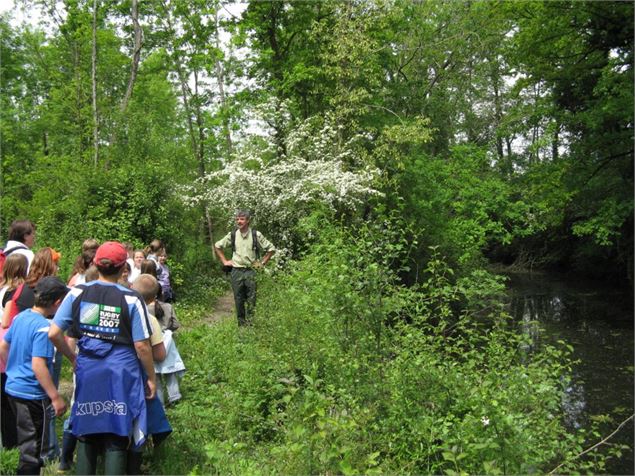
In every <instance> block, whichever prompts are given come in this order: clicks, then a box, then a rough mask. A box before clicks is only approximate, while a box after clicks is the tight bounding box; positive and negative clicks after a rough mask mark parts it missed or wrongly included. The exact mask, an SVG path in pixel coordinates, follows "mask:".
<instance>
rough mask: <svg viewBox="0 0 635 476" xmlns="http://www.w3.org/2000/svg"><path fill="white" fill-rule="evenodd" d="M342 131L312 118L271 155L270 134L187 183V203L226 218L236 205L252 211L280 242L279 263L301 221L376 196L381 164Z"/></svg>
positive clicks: (351, 207) (344, 209)
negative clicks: (314, 212)
mask: <svg viewBox="0 0 635 476" xmlns="http://www.w3.org/2000/svg"><path fill="white" fill-rule="evenodd" d="M340 132H341V130H340V129H339V128H338V127H337V126H335V125H333V123H332V121H330V120H329V119H328V118H327V119H326V120H324V121H323V123H322V124H316V121H315V119H309V120H307V121H304V122H302V123H300V124H299V125H297V126H296V127H294V128H292V129H291V130H290V131H289V133H288V135H287V138H286V152H285V153H281V154H277V156H276V158H275V159H270V160H267V159H266V158H267V157H272V156H274V155H275V154H272V151H275V150H276V148H277V145H276V144H275V143H274V138H273V135H269V136H267V138H266V139H267V143H266V147H264V148H262V147H261V148H260V149H259V150H258V151H254V150H250V149H248V148H247V147H244V148H243V150H241V151H239V152H237V153H236V154H235V155H234V156H233V157H232V158H231V160H230V161H228V162H227V163H225V164H224V166H223V167H222V169H220V170H217V171H212V172H209V173H207V174H206V175H205V176H204V177H201V178H199V179H197V180H196V181H195V182H194V183H192V184H190V185H188V186H185V187H183V192H184V193H183V197H184V201H185V203H186V204H188V205H190V206H197V205H200V204H204V205H207V206H208V207H209V208H210V209H214V210H221V211H222V213H225V214H226V216H227V219H228V222H229V221H231V218H232V214H233V212H234V211H235V210H237V209H243V208H246V209H249V210H251V211H252V212H253V213H254V215H255V216H256V217H260V219H259V223H260V224H263V223H266V229H267V232H268V233H269V234H270V235H271V237H272V239H275V241H276V247H277V248H278V252H277V253H276V255H277V258H278V260H279V261H281V260H282V261H284V257H285V256H289V254H290V251H289V250H290V249H293V245H294V243H293V240H294V238H293V237H294V233H293V232H294V228H295V225H296V224H297V223H298V221H299V220H300V219H302V218H304V217H306V216H308V215H309V214H310V213H311V211H312V210H314V209H315V208H317V207H326V208H327V209H329V210H331V211H333V212H336V213H346V212H349V213H350V212H353V211H354V210H356V209H357V208H358V207H359V206H361V205H362V204H364V203H366V202H367V201H368V199H369V198H370V197H372V196H377V195H380V192H379V191H378V190H376V189H375V188H374V186H373V184H374V183H375V182H376V180H377V178H378V177H379V175H380V171H379V169H377V168H374V167H371V166H368V165H364V157H363V151H362V149H361V148H360V147H359V146H358V144H359V142H360V141H361V140H362V138H361V137H359V136H355V137H352V138H350V139H346V140H342V139H341V134H340Z"/></svg>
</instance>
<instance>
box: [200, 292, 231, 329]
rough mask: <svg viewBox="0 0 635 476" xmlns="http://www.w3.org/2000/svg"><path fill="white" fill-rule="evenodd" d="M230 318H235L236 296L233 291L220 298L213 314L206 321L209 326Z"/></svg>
mask: <svg viewBox="0 0 635 476" xmlns="http://www.w3.org/2000/svg"><path fill="white" fill-rule="evenodd" d="M228 317H234V294H233V293H232V292H231V291H229V292H227V293H226V294H224V295H222V296H221V297H220V298H218V301H216V304H215V305H214V309H213V310H212V314H211V315H210V316H208V317H207V318H206V319H205V321H206V322H207V323H208V324H214V323H216V322H218V321H220V320H222V319H226V318H228Z"/></svg>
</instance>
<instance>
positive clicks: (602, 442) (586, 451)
mask: <svg viewBox="0 0 635 476" xmlns="http://www.w3.org/2000/svg"><path fill="white" fill-rule="evenodd" d="M633 418H635V414H633V415H631V416H629V417H628V418H627V419H626V420H624V421H623V422H622V423H620V424H619V426H618V427H617V428H616V429H615V431H613V433H611V434H610V435H609V436H607V437H606V438H604V439H603V440H602V441H599V442H598V443H596V444H594V445H593V446H591V447H590V448H587V449H586V450H584V451H583V452H582V453H580V454H577V455H576V456H574V457H573V458H572V459H578V458H579V457H580V456H584V455H585V454H587V453H589V452H591V451H593V450H594V449H596V448H597V447H598V446H601V445H603V444H605V443H606V442H607V441H608V440H610V439H611V438H613V437H614V436H615V435H616V434H617V433H619V431H620V430H621V429H622V428H623V427H624V425H626V424H627V423H628V422H629V421H630V420H632V419H633ZM569 461H571V460H567V461H564V462H563V463H561V464H559V465H558V466H556V467H555V468H553V469H552V470H551V471H549V473H547V474H554V473H555V472H556V471H557V470H558V469H559V468H561V467H562V466H563V465H564V464H565V463H568V462H569Z"/></svg>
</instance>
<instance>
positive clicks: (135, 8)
mask: <svg viewBox="0 0 635 476" xmlns="http://www.w3.org/2000/svg"><path fill="white" fill-rule="evenodd" d="M131 17H132V26H133V28H134V50H133V52H132V64H131V65H130V79H129V81H128V88H127V89H126V94H125V95H124V97H123V100H122V101H121V112H125V111H126V109H127V108H128V102H130V98H131V97H132V90H133V88H134V83H135V81H136V79H137V71H138V70H139V60H140V58H141V46H142V43H143V37H142V34H143V31H142V30H141V25H139V5H138V0H132V8H131Z"/></svg>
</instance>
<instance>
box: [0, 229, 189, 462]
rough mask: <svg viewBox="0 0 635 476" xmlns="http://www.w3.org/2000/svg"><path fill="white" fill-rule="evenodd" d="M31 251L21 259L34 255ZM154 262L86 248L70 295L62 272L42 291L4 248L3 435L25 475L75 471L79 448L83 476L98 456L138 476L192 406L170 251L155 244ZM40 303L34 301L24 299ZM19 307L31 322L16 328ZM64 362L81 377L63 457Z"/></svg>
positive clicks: (115, 246)
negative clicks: (149, 452)
mask: <svg viewBox="0 0 635 476" xmlns="http://www.w3.org/2000/svg"><path fill="white" fill-rule="evenodd" d="M14 223H15V222H14ZM29 223H30V222H29ZM12 226H13V225H12ZM31 227H32V224H31ZM31 231H32V233H33V234H34V233H35V228H34V227H32V230H31ZM10 238H11V230H10ZM22 243H23V244H24V245H25V246H24V247H23V248H20V249H21V250H22V249H24V250H28V249H29V248H30V247H29V246H28V241H26V240H22ZM31 245H32V242H31ZM29 251H30V250H29ZM148 251H149V253H147V254H143V259H140V257H139V256H138V253H139V251H138V250H137V251H134V250H132V248H131V247H128V249H126V247H125V246H124V245H123V244H121V243H118V242H106V243H103V244H101V245H100V244H99V243H98V242H96V240H86V241H85V242H84V244H83V247H82V252H81V255H80V256H79V257H78V259H77V261H76V263H75V267H74V269H73V272H72V276H71V278H70V280H69V282H68V284H69V286H71V287H68V286H67V285H66V284H64V283H63V282H62V281H61V280H60V279H59V278H58V277H56V276H55V274H56V273H55V272H52V273H50V274H49V275H47V276H44V277H42V278H40V279H39V280H38V281H37V282H36V283H35V284H34V285H33V287H31V286H29V285H27V284H26V278H27V276H29V274H30V271H29V272H28V273H27V270H28V269H29V268H30V267H31V268H32V267H33V266H34V263H33V260H32V261H31V262H30V263H29V259H28V258H29V257H28V256H25V254H24V253H17V251H15V250H11V249H10V248H9V246H6V247H5V249H4V254H3V256H2V258H4V260H5V261H4V263H3V266H2V274H3V278H2V287H1V288H0V298H1V299H3V303H2V304H3V307H4V311H3V322H2V329H3V331H0V332H2V334H4V336H2V335H0V366H2V364H3V363H4V364H6V372H5V373H3V375H2V377H3V379H2V394H3V395H2V397H3V400H2V420H3V421H2V423H3V424H2V433H1V436H2V445H3V447H5V448H10V447H14V446H17V447H18V448H19V450H20V460H19V465H18V474H39V473H40V469H41V467H42V466H43V464H44V462H45V461H46V460H47V459H50V458H51V456H52V457H56V456H60V465H59V470H60V471H61V472H64V471H67V470H69V469H70V468H71V465H72V461H73V454H74V452H75V449H76V450H77V463H76V470H77V474H95V472H96V469H97V468H96V463H97V457H98V455H99V454H103V455H104V465H105V472H106V474H139V473H140V471H141V455H142V450H143V448H144V443H145V441H146V440H147V438H148V437H149V436H150V435H151V436H152V437H153V441H154V443H155V444H158V443H159V442H160V441H162V440H163V439H164V438H165V437H166V436H167V435H169V434H170V432H171V431H172V429H171V427H170V424H169V422H168V421H167V417H166V415H165V411H164V405H166V404H167V405H169V404H174V403H175V402H177V401H178V400H179V399H180V398H181V393H180V388H179V379H180V378H181V376H182V374H183V372H184V371H185V366H184V364H183V361H182V359H181V357H180V355H179V352H178V349H177V347H176V344H175V342H174V338H173V333H174V331H176V330H177V329H178V328H179V327H180V324H179V322H178V320H177V318H176V315H175V313H174V308H173V306H172V305H171V304H170V303H169V302H166V301H172V300H173V299H174V294H173V292H172V288H171V286H170V283H169V270H168V268H167V266H166V265H165V256H166V255H165V247H164V246H163V245H162V243H161V242H160V241H159V240H155V241H153V242H152V243H151V244H150V246H149V249H148ZM7 252H9V253H7ZM160 257H164V259H163V262H161V259H160ZM57 260H59V254H58V256H57ZM137 261H139V263H138V264H137ZM150 263H151V264H150ZM135 269H138V272H134V271H133V270H135ZM160 276H162V277H163V279H161V278H160ZM166 278H167V279H166ZM18 288H20V291H19V292H18ZM27 288H28V289H29V291H28V292H26V293H25V292H24V289H27ZM29 292H30V295H32V301H31V302H29V301H28V300H25V299H24V298H22V301H21V302H18V301H20V297H18V298H17V299H14V298H16V294H20V295H23V294H25V295H28V294H29ZM166 295H167V296H166ZM5 296H8V300H5V299H4V297H5ZM5 303H6V305H5ZM16 307H17V308H18V310H21V312H20V313H18V314H17V315H15V316H14V317H12V318H11V319H10V320H9V319H7V320H6V321H7V322H5V319H4V318H5V317H6V316H5V315H6V314H9V313H11V312H15V308H16ZM5 324H7V325H6V326H5ZM62 354H63V355H64V356H66V357H67V358H68V360H69V361H70V362H71V364H72V366H73V370H74V375H73V379H74V392H73V402H72V408H71V413H70V417H69V418H68V419H67V420H66V421H65V423H64V435H63V438H62V450H61V455H60V454H59V453H58V454H55V450H54V447H55V446H56V445H57V438H56V437H55V433H54V431H55V425H54V417H55V416H61V415H63V414H64V413H65V412H66V403H65V401H64V399H63V398H62V397H61V396H60V394H59V392H58V390H57V385H58V379H59V370H58V369H59V368H61V360H62V359H61V356H62ZM0 370H2V369H1V368H0ZM164 394H165V396H164ZM5 415H8V416H7V419H8V420H5ZM10 420H12V421H13V422H14V423H13V424H10V423H9V421H10Z"/></svg>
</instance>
